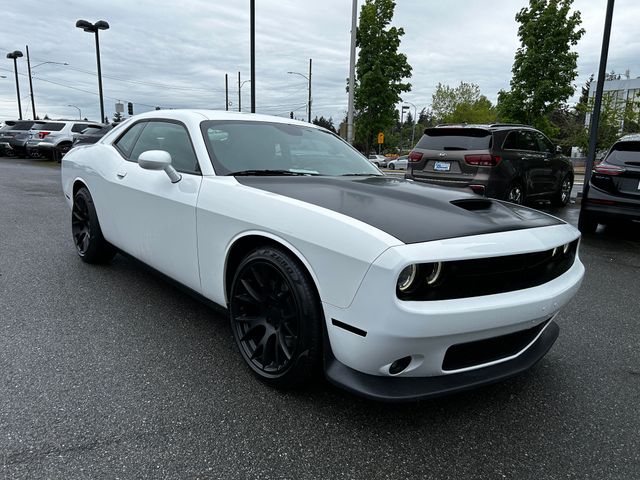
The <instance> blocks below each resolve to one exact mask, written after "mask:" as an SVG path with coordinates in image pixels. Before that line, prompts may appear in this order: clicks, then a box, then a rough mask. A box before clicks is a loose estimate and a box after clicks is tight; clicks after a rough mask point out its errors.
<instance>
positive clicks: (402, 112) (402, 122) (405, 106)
mask: <svg viewBox="0 0 640 480" xmlns="http://www.w3.org/2000/svg"><path fill="white" fill-rule="evenodd" d="M410 108H411V107H409V105H402V107H401V108H400V154H402V140H403V139H402V128H403V126H404V111H405V110H409V109H410Z"/></svg>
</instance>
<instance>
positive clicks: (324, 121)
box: [312, 115, 336, 133]
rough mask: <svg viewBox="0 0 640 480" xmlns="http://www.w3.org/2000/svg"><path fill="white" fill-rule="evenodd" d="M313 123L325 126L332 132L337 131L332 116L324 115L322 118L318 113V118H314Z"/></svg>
mask: <svg viewBox="0 0 640 480" xmlns="http://www.w3.org/2000/svg"><path fill="white" fill-rule="evenodd" d="M312 123H313V124H314V125H318V126H320V127H324V128H326V129H327V130H331V131H332V132H334V133H336V127H335V125H334V124H333V118H331V117H329V118H324V117H323V116H320V118H318V116H317V115H316V118H314V119H313V121H312Z"/></svg>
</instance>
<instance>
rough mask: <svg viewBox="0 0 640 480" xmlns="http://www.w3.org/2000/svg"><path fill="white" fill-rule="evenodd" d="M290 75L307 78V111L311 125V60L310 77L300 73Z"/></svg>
mask: <svg viewBox="0 0 640 480" xmlns="http://www.w3.org/2000/svg"><path fill="white" fill-rule="evenodd" d="M287 73H288V74H289V75H300V76H301V77H302V78H306V79H307V81H308V82H309V105H308V107H307V111H308V114H309V115H308V121H309V123H311V59H309V76H308V77H307V76H306V75H303V74H302V73H298V72H287Z"/></svg>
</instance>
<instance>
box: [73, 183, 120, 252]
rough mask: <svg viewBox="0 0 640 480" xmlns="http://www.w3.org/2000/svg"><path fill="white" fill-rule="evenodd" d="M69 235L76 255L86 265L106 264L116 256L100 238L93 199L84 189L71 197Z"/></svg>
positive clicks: (111, 248) (107, 243)
mask: <svg viewBox="0 0 640 480" xmlns="http://www.w3.org/2000/svg"><path fill="white" fill-rule="evenodd" d="M71 233H72V235H73V243H74V245H75V246H76V251H77V252H78V255H79V256H80V258H81V259H82V260H83V261H85V262H87V263H107V262H109V261H111V259H112V258H113V256H114V255H115V254H116V250H115V248H114V247H113V246H112V245H111V244H110V243H109V242H107V241H106V240H105V239H104V237H103V236H102V230H101V229H100V223H99V222H98V215H97V213H96V209H95V206H94V204H93V198H91V194H90V193H89V190H88V189H87V188H86V187H81V188H80V189H78V191H77V192H76V194H75V195H74V197H73V207H72V208H71Z"/></svg>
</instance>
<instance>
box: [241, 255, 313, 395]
mask: <svg viewBox="0 0 640 480" xmlns="http://www.w3.org/2000/svg"><path fill="white" fill-rule="evenodd" d="M229 312H230V317H231V328H232V331H233V335H234V338H235V340H236V344H237V345H238V348H239V349H240V353H241V354H242V357H243V359H244V360H245V362H246V363H247V364H248V365H249V367H251V369H252V370H253V371H254V372H255V373H256V374H257V375H258V377H259V378H260V379H261V380H263V381H265V382H266V383H268V384H271V385H274V386H280V387H290V386H297V385H299V384H302V383H304V382H306V381H307V380H308V379H309V378H310V377H311V376H312V375H313V374H314V373H315V372H316V371H317V367H318V365H319V359H320V351H321V349H320V325H321V324H320V321H321V320H320V319H321V313H320V312H321V309H320V308H319V302H318V300H317V295H316V293H315V287H314V285H313V284H312V282H311V281H310V280H309V278H308V274H306V272H305V271H304V270H303V269H302V267H301V266H300V265H299V264H298V262H297V261H296V260H295V259H294V258H293V257H292V256H291V255H289V254H288V253H286V252H284V251H282V250H279V249H276V248H272V247H264V248H260V249H258V250H256V251H254V252H252V253H251V254H249V255H248V256H247V257H245V259H244V260H243V261H242V262H241V264H240V266H239V267H238V269H237V271H236V274H235V277H234V280H233V284H232V288H231V295H230V302H229Z"/></svg>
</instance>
